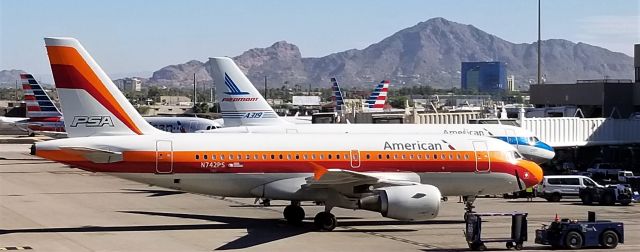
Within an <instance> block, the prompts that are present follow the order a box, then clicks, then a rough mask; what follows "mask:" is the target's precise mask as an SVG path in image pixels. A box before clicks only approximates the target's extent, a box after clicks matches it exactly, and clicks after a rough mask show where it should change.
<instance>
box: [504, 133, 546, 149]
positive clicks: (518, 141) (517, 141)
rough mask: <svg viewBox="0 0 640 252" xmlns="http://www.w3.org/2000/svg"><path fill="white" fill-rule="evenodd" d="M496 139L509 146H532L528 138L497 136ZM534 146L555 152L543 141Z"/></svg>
mask: <svg viewBox="0 0 640 252" xmlns="http://www.w3.org/2000/svg"><path fill="white" fill-rule="evenodd" d="M495 138H497V139H500V140H502V141H505V142H507V143H508V144H512V145H529V146H531V144H529V140H528V138H526V137H506V136H496V137H495ZM533 146H534V147H537V148H540V149H545V150H548V151H553V148H552V147H551V146H549V145H548V144H546V143H544V142H542V141H538V142H536V143H535V144H534V145H533Z"/></svg>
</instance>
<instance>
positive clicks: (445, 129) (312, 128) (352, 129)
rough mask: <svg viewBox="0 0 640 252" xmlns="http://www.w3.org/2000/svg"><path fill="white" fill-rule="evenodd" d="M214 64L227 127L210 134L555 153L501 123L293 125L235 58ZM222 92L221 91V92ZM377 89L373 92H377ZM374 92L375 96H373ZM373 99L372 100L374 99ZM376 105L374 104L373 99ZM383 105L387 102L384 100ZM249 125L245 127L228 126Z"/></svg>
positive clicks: (536, 155)
mask: <svg viewBox="0 0 640 252" xmlns="http://www.w3.org/2000/svg"><path fill="white" fill-rule="evenodd" d="M210 60H211V61H212V63H213V65H212V66H213V71H212V72H213V73H212V75H213V77H214V80H215V83H216V90H229V91H228V92H221V93H219V94H218V97H221V100H220V108H221V109H222V117H223V118H224V125H225V128H219V129H215V130H211V131H202V132H207V133H215V132H218V133H222V132H253V133H314V134H318V133H330V134H338V133H343V134H344V133H352V134H353V133H372V134H373V133H378V134H438V135H440V134H445V135H467V136H486V137H493V138H497V139H500V140H503V141H505V142H507V143H509V144H511V145H513V146H514V147H516V148H517V149H518V151H520V153H522V155H523V156H524V157H525V158H527V159H529V160H532V161H534V162H536V163H539V164H540V163H544V162H546V161H549V160H551V159H552V158H553V157H554V155H555V152H554V151H553V148H551V147H550V146H549V145H547V144H545V143H544V142H542V141H540V140H539V139H538V138H537V137H535V135H534V134H533V133H531V132H530V131H528V130H526V129H523V128H520V127H514V126H510V125H500V124H430V125H425V124H360V123H356V124H320V125H313V124H311V125H309V124H307V125H304V124H291V123H288V122H286V121H284V120H283V119H282V118H280V117H278V115H277V114H276V112H275V111H274V110H273V109H272V108H271V106H269V104H268V103H267V101H266V100H265V99H264V97H262V95H260V92H258V90H257V89H256V88H255V87H254V86H253V84H252V83H251V81H249V79H248V78H247V77H246V76H245V75H244V73H242V71H241V70H240V68H238V66H237V65H236V64H235V63H234V62H233V60H232V59H230V58H226V57H217V58H210ZM331 81H332V83H333V85H332V88H333V91H334V96H335V97H336V106H337V107H342V106H340V105H342V104H343V102H342V95H341V92H340V88H339V86H338V85H337V81H335V79H332V80H331ZM385 85H388V84H385V81H383V82H381V85H379V86H378V87H377V88H376V90H378V89H379V90H380V92H378V93H382V92H385V93H383V95H384V96H385V97H386V88H387V86H385ZM219 92H220V91H219ZM375 93H376V92H375V91H374V94H375ZM374 94H372V96H374ZM372 100H373V99H372ZM374 104H377V103H375V101H374ZM381 104H382V105H384V103H381ZM228 126H246V127H228Z"/></svg>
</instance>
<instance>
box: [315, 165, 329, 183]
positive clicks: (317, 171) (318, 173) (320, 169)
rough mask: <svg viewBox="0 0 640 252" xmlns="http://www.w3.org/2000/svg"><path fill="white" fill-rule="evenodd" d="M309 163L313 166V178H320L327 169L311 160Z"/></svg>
mask: <svg viewBox="0 0 640 252" xmlns="http://www.w3.org/2000/svg"><path fill="white" fill-rule="evenodd" d="M311 165H312V166H313V178H314V179H315V180H320V178H322V176H324V174H326V173H327V172H328V171H329V170H328V169H327V168H325V167H323V166H321V165H319V164H316V163H314V162H311Z"/></svg>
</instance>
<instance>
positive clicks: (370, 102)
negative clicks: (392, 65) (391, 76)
mask: <svg viewBox="0 0 640 252" xmlns="http://www.w3.org/2000/svg"><path fill="white" fill-rule="evenodd" d="M389 83H390V81H389V80H383V81H381V82H380V84H378V85H377V86H376V88H375V89H374V90H373V92H372V93H371V95H370V96H369V99H367V101H366V102H365V107H364V111H368V112H382V111H383V110H384V104H385V103H386V102H387V92H389Z"/></svg>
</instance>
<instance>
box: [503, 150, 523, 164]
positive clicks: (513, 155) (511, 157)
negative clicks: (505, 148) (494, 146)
mask: <svg viewBox="0 0 640 252" xmlns="http://www.w3.org/2000/svg"><path fill="white" fill-rule="evenodd" d="M506 155H507V159H509V160H511V161H513V162H515V161H516V160H519V159H523V157H522V155H520V153H518V152H517V151H509V152H507V153H506Z"/></svg>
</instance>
